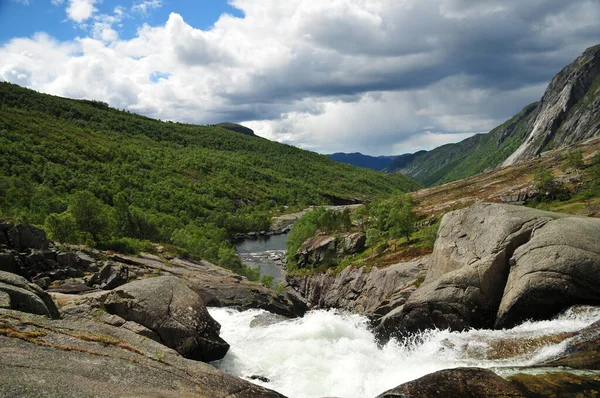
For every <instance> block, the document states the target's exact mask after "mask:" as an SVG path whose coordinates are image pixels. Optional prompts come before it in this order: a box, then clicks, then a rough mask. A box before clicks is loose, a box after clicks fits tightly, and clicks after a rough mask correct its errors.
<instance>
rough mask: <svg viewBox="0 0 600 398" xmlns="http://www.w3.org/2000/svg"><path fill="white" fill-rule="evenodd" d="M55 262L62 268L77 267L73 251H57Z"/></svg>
mask: <svg viewBox="0 0 600 398" xmlns="http://www.w3.org/2000/svg"><path fill="white" fill-rule="evenodd" d="M56 262H57V263H58V264H60V266H62V267H64V268H77V256H76V255H75V253H58V254H57V255H56Z"/></svg>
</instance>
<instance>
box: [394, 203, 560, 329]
mask: <svg viewBox="0 0 600 398" xmlns="http://www.w3.org/2000/svg"><path fill="white" fill-rule="evenodd" d="M563 217H566V215H564V214H559V213H551V212H544V211H540V210H535V209H530V208H524V207H518V206H511V205H505V204H492V203H477V204H474V205H472V206H471V207H469V208H466V209H461V210H456V211H453V212H449V213H447V214H446V215H444V217H443V218H442V221H441V224H440V228H439V230H438V234H437V239H436V241H435V245H434V249H433V253H432V259H431V267H430V269H429V272H428V273H427V277H426V279H425V282H424V283H423V285H422V286H421V287H420V288H419V289H417V290H416V291H415V292H414V293H413V294H412V295H411V296H410V298H409V299H408V300H407V301H406V303H405V304H404V307H403V310H402V314H401V316H399V317H397V318H396V320H397V321H398V327H397V329H398V330H399V332H400V333H412V332H416V331H419V330H424V329H430V328H440V329H445V328H450V329H451V330H464V329H466V328H470V327H473V328H492V327H493V326H494V322H495V320H496V313H497V311H498V307H499V305H500V301H501V299H502V295H503V293H504V286H505V284H506V280H507V279H508V274H509V272H510V270H511V267H510V263H509V260H510V258H511V257H512V255H513V253H514V252H515V250H516V249H517V248H518V247H519V246H521V245H523V244H525V243H526V242H527V241H528V240H529V239H530V236H531V234H532V232H533V231H534V230H536V229H539V228H541V227H542V226H543V225H544V224H546V223H548V222H550V221H552V220H555V219H559V218H563Z"/></svg>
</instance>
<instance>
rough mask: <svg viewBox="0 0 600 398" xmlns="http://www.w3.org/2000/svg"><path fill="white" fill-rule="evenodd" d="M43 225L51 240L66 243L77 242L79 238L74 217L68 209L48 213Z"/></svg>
mask: <svg viewBox="0 0 600 398" xmlns="http://www.w3.org/2000/svg"><path fill="white" fill-rule="evenodd" d="M44 227H45V229H46V230H47V231H48V232H49V234H50V239H52V240H55V241H58V242H68V243H77V241H78V240H79V238H78V236H77V225H76V222H75V217H73V215H72V214H71V213H69V212H68V211H65V212H63V213H52V214H50V215H49V216H48V217H46V221H45V222H44Z"/></svg>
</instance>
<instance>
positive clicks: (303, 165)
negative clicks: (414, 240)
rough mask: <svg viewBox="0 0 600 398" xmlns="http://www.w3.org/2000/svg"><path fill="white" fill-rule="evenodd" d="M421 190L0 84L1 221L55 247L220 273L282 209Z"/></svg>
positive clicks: (283, 150) (319, 159) (224, 133)
mask: <svg viewBox="0 0 600 398" xmlns="http://www.w3.org/2000/svg"><path fill="white" fill-rule="evenodd" d="M417 187H418V184H417V183H415V182H414V181H412V180H410V179H409V178H407V177H404V176H402V175H400V174H395V175H384V174H383V173H379V172H375V171H369V170H365V169H359V168H355V167H352V166H348V165H343V164H339V163H336V162H334V161H333V160H331V159H329V158H328V157H326V156H323V155H318V154H316V153H312V152H308V151H304V150H301V149H298V148H295V147H292V146H288V145H283V144H279V143H274V142H271V141H268V140H265V139H261V138H258V137H252V136H247V135H243V134H239V133H237V132H233V131H229V130H226V129H222V128H219V127H216V126H211V127H206V126H196V125H188V124H180V123H170V122H161V121H157V120H153V119H149V118H146V117H143V116H139V115H135V114H131V113H129V112H125V111H119V110H115V109H112V108H109V107H108V105H106V104H104V103H101V102H96V101H87V100H81V101H77V100H70V99H64V98H59V97H54V96H50V95H45V94H40V93H37V92H35V91H32V90H28V89H24V88H21V87H19V86H16V85H13V84H9V83H0V213H1V215H2V216H4V217H9V218H13V219H16V220H18V221H28V222H31V223H34V224H38V225H45V226H46V228H47V230H49V232H50V233H51V234H54V235H55V238H59V237H60V238H63V239H66V240H72V241H87V242H89V243H99V242H100V243H101V242H105V243H106V242H115V241H116V242H117V243H118V242H120V241H122V240H123V238H124V237H125V238H135V239H147V240H151V241H160V242H173V243H175V244H177V245H179V246H182V247H184V248H186V249H187V250H189V251H190V252H194V253H196V254H199V255H201V256H203V257H205V258H207V259H211V260H214V261H221V259H222V258H229V257H231V256H230V255H231V250H230V249H231V248H230V247H229V246H228V245H227V244H226V243H225V242H226V240H227V238H228V237H231V236H233V235H234V234H236V233H240V232H246V231H253V230H261V229H265V228H266V227H267V226H268V223H269V220H270V212H272V211H276V210H278V209H283V206H286V205H287V206H305V205H309V204H325V203H330V202H331V201H332V200H334V199H335V198H340V199H359V200H360V199H366V198H369V197H375V196H386V195H389V194H390V193H392V192H393V191H409V190H414V189H416V188H417ZM229 260H230V259H229ZM223 261H224V260H223Z"/></svg>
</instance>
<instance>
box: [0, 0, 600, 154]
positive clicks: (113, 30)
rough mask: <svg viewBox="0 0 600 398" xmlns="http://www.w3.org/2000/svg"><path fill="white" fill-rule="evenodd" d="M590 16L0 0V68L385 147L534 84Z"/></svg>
mask: <svg viewBox="0 0 600 398" xmlns="http://www.w3.org/2000/svg"><path fill="white" fill-rule="evenodd" d="M598 21H600V0H569V1H564V0H527V1H523V0H501V1H500V0H478V1H473V0H403V1H398V0H328V1H321V0H286V1H282V0H229V1H224V0H219V1H217V0H208V1H207V0H198V1H183V0H133V1H132V0H0V81H8V82H12V83H15V84H19V85H21V86H24V87H29V88H32V89H35V90H38V91H40V92H45V93H50V94H53V95H59V96H63V97H69V98H87V99H95V100H99V101H103V102H107V103H109V104H110V105H111V106H113V107H116V108H119V109H127V110H129V111H131V112H136V113H140V114H144V115H147V116H150V117H154V118H158V119H162V120H173V121H182V122H189V123H198V124H210V123H217V122H221V121H230V122H238V123H242V124H244V125H246V126H248V127H250V128H252V129H254V131H255V132H256V133H257V134H258V135H261V136H263V137H265V138H268V139H271V140H277V141H280V142H285V143H288V144H292V145H296V146H299V147H302V148H305V149H310V150H314V151H317V152H321V153H333V152H363V153H366V154H370V155H396V154H402V153H408V152H415V151H417V150H420V149H431V148H433V147H436V146H439V145H443V144H446V143H449V142H456V141H459V140H461V139H464V138H467V137H469V136H471V135H473V134H476V133H483V132H487V131H489V130H491V129H492V128H494V127H495V126H497V125H499V124H501V123H502V122H504V121H505V120H507V119H508V118H510V117H511V116H512V115H514V114H515V113H516V112H518V111H519V110H520V109H521V108H522V107H523V106H525V105H527V104H529V103H531V102H533V101H536V100H539V99H540V97H541V96H542V95H543V93H544V90H545V89H546V86H547V85H548V83H549V81H550V79H551V78H552V77H553V76H554V75H555V74H556V73H557V72H559V71H560V70H561V69H562V68H563V67H564V66H566V65H567V64H569V63H570V62H572V61H573V60H574V59H575V58H576V57H577V56H578V55H580V54H581V53H582V52H583V51H584V50H585V49H586V48H587V47H590V46H592V45H596V44H600V24H599V23H598Z"/></svg>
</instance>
